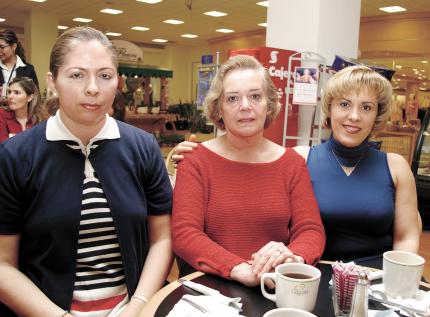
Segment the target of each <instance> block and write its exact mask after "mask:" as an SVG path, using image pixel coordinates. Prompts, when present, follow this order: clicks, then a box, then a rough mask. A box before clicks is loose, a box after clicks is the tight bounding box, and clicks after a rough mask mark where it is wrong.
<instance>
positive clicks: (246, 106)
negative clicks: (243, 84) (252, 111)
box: [240, 96, 251, 110]
mask: <svg viewBox="0 0 430 317" xmlns="http://www.w3.org/2000/svg"><path fill="white" fill-rule="evenodd" d="M250 106H251V103H250V102H249V100H248V97H246V96H244V97H242V98H241V99H240V109H241V110H248V109H249V108H250Z"/></svg>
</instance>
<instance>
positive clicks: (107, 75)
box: [100, 73, 113, 80]
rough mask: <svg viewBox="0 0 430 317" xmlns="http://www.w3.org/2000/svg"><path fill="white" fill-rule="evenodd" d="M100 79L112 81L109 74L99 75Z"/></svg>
mask: <svg viewBox="0 0 430 317" xmlns="http://www.w3.org/2000/svg"><path fill="white" fill-rule="evenodd" d="M100 77H101V78H103V79H106V80H109V79H112V77H113V76H112V75H111V74H108V73H102V74H101V75H100Z"/></svg>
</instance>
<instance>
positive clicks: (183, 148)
mask: <svg viewBox="0 0 430 317" xmlns="http://www.w3.org/2000/svg"><path fill="white" fill-rule="evenodd" d="M196 147H197V143H196V136H195V135H194V134H191V135H190V138H189V139H188V141H183V142H181V143H179V144H178V145H177V146H176V147H175V149H174V150H173V153H174V154H173V155H172V161H173V162H175V164H178V163H179V162H180V161H182V160H183V159H184V156H183V155H182V154H181V153H187V152H192V151H193V149H194V148H196Z"/></svg>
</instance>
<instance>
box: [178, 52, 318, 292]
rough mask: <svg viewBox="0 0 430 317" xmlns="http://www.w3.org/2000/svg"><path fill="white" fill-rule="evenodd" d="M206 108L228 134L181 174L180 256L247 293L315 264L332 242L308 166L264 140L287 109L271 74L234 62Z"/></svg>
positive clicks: (224, 69) (201, 150)
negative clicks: (263, 280)
mask: <svg viewBox="0 0 430 317" xmlns="http://www.w3.org/2000/svg"><path fill="white" fill-rule="evenodd" d="M205 107H206V109H207V114H208V117H209V118H210V119H211V120H212V121H213V122H214V124H215V125H217V126H218V127H219V128H221V129H225V131H226V133H225V134H224V135H223V136H220V137H217V138H215V139H212V140H210V141H207V142H204V143H203V144H201V145H199V146H198V147H197V149H195V150H194V152H193V153H192V154H190V155H189V156H188V157H187V159H186V160H185V161H184V162H183V163H181V165H180V166H179V168H178V175H177V178H176V185H175V190H174V204H173V206H174V207H173V218H172V237H173V246H174V251H175V253H176V255H178V256H179V257H180V258H182V259H183V260H185V261H186V262H187V263H189V264H190V265H192V266H193V267H194V268H195V269H197V270H200V271H203V272H208V273H212V274H216V275H219V276H222V277H225V278H230V279H232V280H235V281H238V282H240V283H243V284H245V285H248V286H256V285H258V284H259V283H260V276H261V274H262V273H263V272H268V271H271V270H272V269H273V268H274V267H275V266H276V265H278V264H280V263H283V262H285V261H299V262H306V263H309V264H314V263H316V262H317V261H318V259H319V258H320V256H321V254H322V251H323V248H324V242H325V236H324V230H323V227H322V224H321V219H320V216H319V212H318V208H317V204H316V201H315V198H314V196H313V193H312V189H311V184H310V180H309V176H308V173H307V170H306V166H305V162H304V161H303V159H302V158H301V157H300V156H299V155H297V154H296V153H295V152H294V151H292V150H291V149H285V148H283V147H281V146H279V145H277V144H275V143H273V142H271V141H269V140H267V139H266V138H264V136H263V131H264V129H265V128H267V127H268V126H269V125H270V123H271V122H272V121H273V120H274V118H275V117H276V115H277V114H278V112H279V107H280V106H279V103H278V95H277V91H276V88H275V86H274V84H273V82H272V81H271V79H270V76H269V74H268V73H267V71H266V70H265V69H264V67H263V66H262V65H261V64H260V63H259V62H258V61H257V60H256V59H254V58H252V57H249V56H241V55H239V56H235V57H232V58H230V59H229V60H228V61H226V62H225V63H224V64H223V65H221V67H220V69H219V70H218V72H217V75H216V77H215V79H214V81H213V82H212V84H211V88H210V90H209V92H208V95H207V97H206V99H205Z"/></svg>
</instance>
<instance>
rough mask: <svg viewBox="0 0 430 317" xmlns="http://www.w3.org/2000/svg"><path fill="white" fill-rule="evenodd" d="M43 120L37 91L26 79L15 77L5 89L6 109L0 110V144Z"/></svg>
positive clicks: (28, 79) (30, 80)
mask: <svg viewBox="0 0 430 317" xmlns="http://www.w3.org/2000/svg"><path fill="white" fill-rule="evenodd" d="M42 119H43V115H42V106H41V103H40V94H39V89H37V86H36V84H35V83H34V82H33V80H32V79H30V78H28V77H15V78H14V79H12V80H11V82H10V83H9V87H8V89H7V109H2V108H0V143H1V142H3V141H5V140H7V139H9V138H10V137H13V136H14V135H15V134H17V133H20V132H22V131H25V130H26V129H29V128H31V127H32V126H33V125H35V124H37V123H39V122H40V121H41V120H42Z"/></svg>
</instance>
